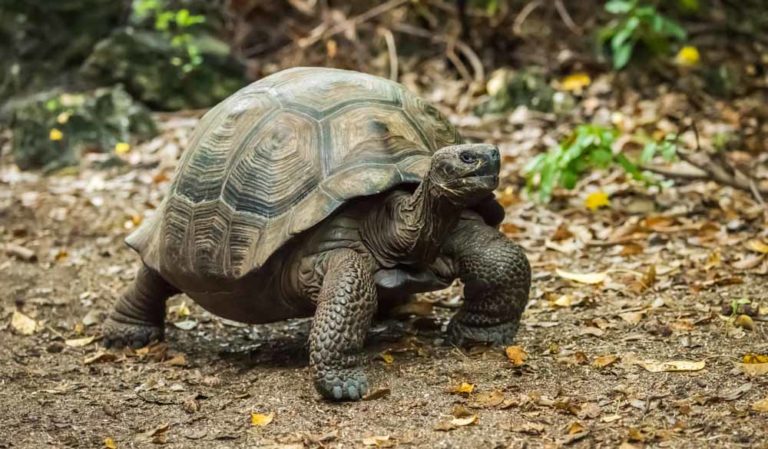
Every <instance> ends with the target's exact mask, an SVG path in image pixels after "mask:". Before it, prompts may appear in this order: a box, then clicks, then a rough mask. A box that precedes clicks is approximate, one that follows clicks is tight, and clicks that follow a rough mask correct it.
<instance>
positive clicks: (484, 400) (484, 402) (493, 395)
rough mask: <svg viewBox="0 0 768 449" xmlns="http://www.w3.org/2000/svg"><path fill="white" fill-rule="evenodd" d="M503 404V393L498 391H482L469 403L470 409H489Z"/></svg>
mask: <svg viewBox="0 0 768 449" xmlns="http://www.w3.org/2000/svg"><path fill="white" fill-rule="evenodd" d="M502 402H504V393H502V392H501V391H499V390H493V391H484V392H482V393H478V394H476V395H475V396H474V397H473V398H472V402H470V403H469V406H470V407H475V408H491V407H497V406H499V405H501V403H502Z"/></svg>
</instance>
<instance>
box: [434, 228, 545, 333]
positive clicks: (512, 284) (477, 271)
mask: <svg viewBox="0 0 768 449" xmlns="http://www.w3.org/2000/svg"><path fill="white" fill-rule="evenodd" d="M443 252H444V254H445V255H447V256H448V257H450V258H451V259H452V261H453V266H454V269H455V271H456V273H455V274H456V275H457V276H458V277H459V278H460V279H461V281H462V282H463V283H464V305H463V306H462V307H461V309H459V311H458V312H457V313H456V315H454V317H453V319H452V320H451V322H450V324H449V325H448V336H449V338H450V340H451V341H452V342H453V343H454V344H457V345H460V346H466V345H468V344H472V343H486V344H492V345H507V344H510V343H511V342H512V341H513V340H514V338H515V334H516V333H517V328H518V325H519V323H520V317H521V315H522V314H523V311H524V310H525V305H526V304H527V303H528V293H529V290H530V288H531V268H530V265H529V264H528V259H527V258H526V257H525V254H524V253H523V250H522V248H520V247H519V246H518V245H516V244H515V243H513V242H512V241H510V240H509V239H507V238H506V237H505V236H504V235H503V234H502V233H500V232H499V231H498V230H496V229H494V228H492V227H490V226H488V225H486V224H485V223H484V222H483V221H482V219H480V217H479V216H476V215H474V216H472V217H471V218H468V217H466V216H465V218H462V220H461V221H460V222H459V224H458V225H457V226H456V230H455V231H454V233H453V234H452V235H451V236H450V237H449V239H448V241H447V242H446V244H445V245H444V246H443Z"/></svg>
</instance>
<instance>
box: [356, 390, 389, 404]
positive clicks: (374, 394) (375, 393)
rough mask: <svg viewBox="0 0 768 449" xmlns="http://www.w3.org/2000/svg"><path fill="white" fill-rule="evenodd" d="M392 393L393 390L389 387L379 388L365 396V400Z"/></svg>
mask: <svg viewBox="0 0 768 449" xmlns="http://www.w3.org/2000/svg"><path fill="white" fill-rule="evenodd" d="M390 393H392V390H390V389H389V388H378V389H376V390H374V391H371V392H370V393H368V394H366V395H365V396H363V400H364V401H375V400H376V399H382V398H385V397H387V396H389V395H390Z"/></svg>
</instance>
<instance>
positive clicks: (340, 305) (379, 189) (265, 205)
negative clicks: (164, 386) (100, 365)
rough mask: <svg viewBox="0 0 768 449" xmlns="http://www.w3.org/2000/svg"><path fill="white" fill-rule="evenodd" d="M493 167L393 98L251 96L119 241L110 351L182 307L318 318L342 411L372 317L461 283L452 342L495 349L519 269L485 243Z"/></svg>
mask: <svg viewBox="0 0 768 449" xmlns="http://www.w3.org/2000/svg"><path fill="white" fill-rule="evenodd" d="M499 164H500V162H499V152H498V149H497V148H496V147H495V146H493V145H488V144H468V143H463V142H462V139H461V137H460V136H459V134H458V133H457V131H456V129H455V128H454V127H453V126H452V125H451V124H450V123H449V121H448V120H447V119H446V118H445V117H444V116H443V115H442V114H440V112H438V110H437V109H435V108H434V107H433V106H430V105H429V104H427V103H426V102H424V101H423V100H421V99H420V98H418V97H417V96H415V95H413V94H412V93H410V92H408V91H407V90H406V89H405V88H404V87H403V86H402V85H400V84H398V83H395V82H392V81H389V80H385V79H383V78H379V77H376V76H371V75H367V74H363V73H357V72H352V71H345V70H336V69H326V68H316V67H308V68H294V69H289V70H285V71H282V72H279V73H276V74H274V75H271V76H268V77H266V78H264V79H261V80H259V81H257V82H255V83H253V84H251V85H249V86H247V87H245V88H243V89H241V90H240V91H238V92H237V93H235V94H233V95H232V96H231V97H229V98H227V99H226V100H224V101H223V102H222V103H220V104H219V105H217V106H216V107H214V108H213V109H211V110H210V111H209V112H208V113H206V114H205V116H204V117H203V118H202V119H201V121H200V123H199V124H198V125H197V128H196V130H195V133H194V135H193V136H192V138H191V142H190V145H189V148H188V149H187V150H186V152H185V153H184V155H183V158H182V160H181V162H180V164H179V167H178V169H177V172H176V174H175V177H174V180H173V182H172V183H171V186H170V190H169V192H168V194H167V197H166V198H165V199H164V201H163V202H162V204H161V205H160V206H159V208H158V210H157V211H156V212H155V213H154V215H152V217H151V218H149V219H148V220H146V221H145V222H144V223H143V224H142V225H141V226H140V227H139V228H138V229H137V230H136V231H135V232H134V233H133V234H131V235H130V236H129V237H128V238H127V239H126V242H127V243H128V245H129V246H130V247H131V248H133V249H134V250H136V251H137V252H138V253H139V254H140V256H141V259H142V262H143V264H142V266H141V267H140V269H139V271H138V274H137V276H136V279H135V281H134V283H133V284H132V285H131V286H130V287H129V288H128V289H127V290H126V291H125V292H124V293H123V294H122V296H121V297H120V298H119V300H118V301H117V304H116V305H115V307H114V310H113V311H112V313H111V314H110V316H109V318H108V319H107V320H106V322H105V323H104V326H103V333H104V337H105V343H106V344H107V345H108V346H116V347H120V346H123V345H130V346H134V347H137V346H142V345H145V344H147V343H149V342H151V341H153V340H159V339H162V338H163V322H164V316H165V302H166V299H168V298H169V297H170V296H172V295H174V294H177V293H181V292H183V293H185V294H187V295H188V296H189V297H190V298H192V299H193V300H194V301H196V302H197V303H198V304H200V305H201V306H202V307H203V308H205V309H207V310H208V311H210V312H212V313H214V314H216V315H219V316H222V317H224V318H227V319H230V320H237V321H240V322H245V323H268V322H274V321H278V320H284V319H288V318H295V317H307V316H314V319H313V322H312V327H311V331H310V337H309V350H310V369H311V373H312V377H313V381H314V385H315V387H316V388H317V390H318V391H319V393H320V394H321V395H322V396H324V397H326V398H329V399H332V400H354V399H359V398H361V397H362V396H363V395H364V394H365V393H366V391H367V390H368V382H367V380H366V376H365V374H364V373H363V371H362V370H361V368H360V362H361V360H360V359H361V355H360V351H361V348H362V346H363V341H364V338H365V336H366V332H367V330H368V328H369V326H370V324H371V321H372V319H373V317H374V315H375V313H376V311H377V310H379V309H385V308H387V307H390V306H391V305H392V304H395V303H397V302H398V301H399V300H401V299H402V298H404V297H407V296H408V295H411V294H413V293H418V292H426V291H433V290H438V289H441V288H444V287H446V286H448V285H449V284H451V282H452V281H453V280H454V279H456V278H458V279H460V280H461V281H462V282H463V283H464V303H463V305H462V307H461V308H460V309H459V311H458V312H457V313H456V314H455V316H454V317H453V318H452V320H451V322H450V323H449V326H448V337H449V338H450V340H451V341H453V342H454V343H456V344H460V345H464V344H468V343H474V342H477V343H487V344H496V345H498V344H506V343H508V342H510V341H511V340H512V339H513V337H514V336H515V333H516V331H517V327H518V323H519V320H520V316H521V314H522V312H523V309H524V308H525V305H526V302H527V300H528V292H529V288H530V268H529V265H528V261H527V259H526V257H525V255H524V253H523V251H522V250H521V249H520V247H519V246H517V245H515V244H514V243H512V242H511V241H510V240H508V239H507V238H506V237H505V236H504V235H503V234H502V233H500V232H499V231H498V230H497V226H498V225H499V223H500V222H501V221H502V220H503V218H504V210H503V208H502V207H501V206H500V205H499V204H498V203H497V202H496V200H495V199H494V195H493V190H494V189H495V188H496V187H497V185H498V181H499Z"/></svg>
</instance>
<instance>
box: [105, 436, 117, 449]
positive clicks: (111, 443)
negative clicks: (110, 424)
mask: <svg viewBox="0 0 768 449" xmlns="http://www.w3.org/2000/svg"><path fill="white" fill-rule="evenodd" d="M104 447H105V448H106V449H117V443H115V440H113V439H112V438H109V437H107V438H104Z"/></svg>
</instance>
